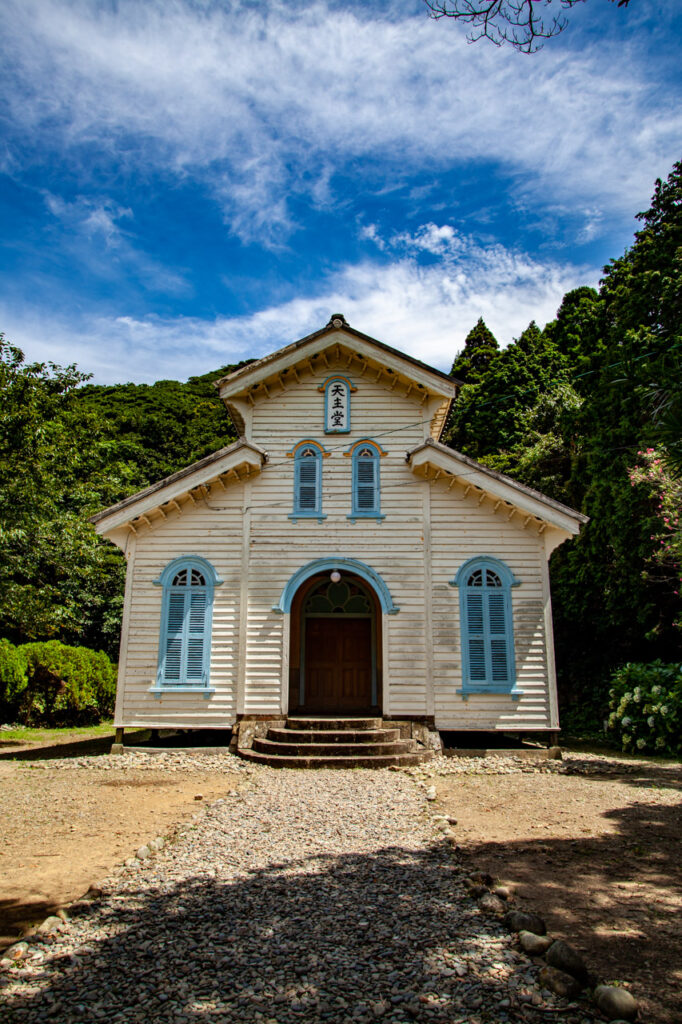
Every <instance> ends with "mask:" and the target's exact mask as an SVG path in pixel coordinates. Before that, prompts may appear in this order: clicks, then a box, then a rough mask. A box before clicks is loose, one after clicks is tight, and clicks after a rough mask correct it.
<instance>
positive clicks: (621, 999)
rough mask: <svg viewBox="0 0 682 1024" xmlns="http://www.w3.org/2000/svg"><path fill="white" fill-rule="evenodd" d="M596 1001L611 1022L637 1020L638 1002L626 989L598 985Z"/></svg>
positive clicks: (595, 994)
mask: <svg viewBox="0 0 682 1024" xmlns="http://www.w3.org/2000/svg"><path fill="white" fill-rule="evenodd" d="M594 1001H595V1003H596V1004H597V1006H598V1007H599V1009H600V1010H601V1012H602V1013H603V1014H604V1015H605V1016H606V1017H608V1019H609V1020H636V1019H637V1000H636V999H635V997H634V996H633V995H630V993H629V992H628V991H627V989H624V988H617V987H616V986H615V985H597V987H596V988H595V990H594Z"/></svg>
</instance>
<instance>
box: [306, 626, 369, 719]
mask: <svg viewBox="0 0 682 1024" xmlns="http://www.w3.org/2000/svg"><path fill="white" fill-rule="evenodd" d="M373 639H374V638H373V629H372V618H371V616H364V617H359V618H353V617H352V616H348V615H329V616H322V617H306V618H305V619H304V658H303V664H304V687H303V702H302V710H305V711H311V712H320V713H326V714H334V713H336V712H344V713H350V712H361V711H370V710H372V708H373V706H374V705H376V702H377V698H376V679H375V673H376V667H375V666H376V658H375V657H374V652H373ZM373 684H374V685H373ZM373 690H374V691H375V692H374V694H373V692H372V691H373Z"/></svg>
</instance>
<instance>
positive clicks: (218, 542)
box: [117, 484, 242, 728]
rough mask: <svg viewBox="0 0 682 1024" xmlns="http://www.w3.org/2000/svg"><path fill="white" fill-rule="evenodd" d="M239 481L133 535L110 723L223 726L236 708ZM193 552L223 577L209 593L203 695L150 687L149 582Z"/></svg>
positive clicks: (153, 656) (153, 612)
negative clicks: (117, 690)
mask: <svg viewBox="0 0 682 1024" xmlns="http://www.w3.org/2000/svg"><path fill="white" fill-rule="evenodd" d="M241 521H242V497H241V486H240V485H238V484H235V485H233V486H232V487H231V488H230V489H229V490H227V491H224V492H223V491H222V490H218V489H216V490H214V491H213V492H212V493H211V495H210V496H209V498H208V499H200V500H197V503H196V505H191V504H189V505H188V504H185V505H184V506H183V510H182V514H180V513H178V512H169V514H168V516H167V518H166V519H165V520H158V519H156V520H154V522H153V525H152V527H151V528H149V527H139V528H138V533H137V535H136V536H135V554H134V565H133V569H132V573H131V588H130V610H129V628H128V633H127V643H126V652H125V662H124V664H125V669H124V673H122V678H121V680H120V682H119V686H121V683H122V684H123V692H122V696H121V697H120V713H117V722H118V721H119V720H120V722H121V724H123V725H126V726H155V727H162V728H163V727H166V728H174V727H186V728H198V727H203V728H228V727H229V726H231V725H232V724H233V723H234V721H235V719H236V714H237V671H238V647H239V596H240V580H241V574H240V556H241V536H242V535H241ZM188 555H200V556H201V557H203V558H205V559H207V561H209V562H210V563H211V565H213V566H214V567H215V570H216V572H217V573H218V575H219V576H220V577H221V578H222V579H223V581H224V582H223V583H222V585H221V586H218V587H216V588H215V591H214V595H213V618H212V631H211V637H212V639H211V662H210V685H211V687H213V688H214V689H215V692H214V693H213V694H211V696H210V698H209V699H206V698H204V696H203V695H202V694H201V693H173V692H172V691H169V692H168V693H164V694H163V695H162V696H160V697H156V695H154V694H152V693H150V692H149V689H150V687H151V686H152V685H154V684H155V680H156V672H157V665H158V653H159V637H160V627H161V604H162V598H163V590H162V588H161V587H159V586H155V585H154V580H155V579H158V577H159V576H160V574H161V572H162V571H163V569H164V568H165V567H166V565H168V563H169V562H171V561H172V560H173V559H175V558H180V557H183V556H185V557H186V556H188Z"/></svg>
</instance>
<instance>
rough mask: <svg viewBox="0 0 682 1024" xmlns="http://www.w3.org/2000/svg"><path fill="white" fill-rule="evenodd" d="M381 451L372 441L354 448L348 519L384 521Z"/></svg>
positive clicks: (364, 442)
mask: <svg viewBox="0 0 682 1024" xmlns="http://www.w3.org/2000/svg"><path fill="white" fill-rule="evenodd" d="M381 455H382V452H381V449H380V448H379V446H378V445H376V444H374V443H373V442H371V441H361V442H359V443H358V444H356V445H355V446H354V447H353V452H352V457H353V497H352V509H351V514H350V515H349V516H348V518H349V519H350V520H351V521H353V520H355V519H384V516H383V515H382V514H381V486H380V473H379V461H380V459H381Z"/></svg>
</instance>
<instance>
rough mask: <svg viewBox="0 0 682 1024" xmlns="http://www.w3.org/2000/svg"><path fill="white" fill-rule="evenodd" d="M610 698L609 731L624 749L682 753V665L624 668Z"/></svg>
mask: <svg viewBox="0 0 682 1024" xmlns="http://www.w3.org/2000/svg"><path fill="white" fill-rule="evenodd" d="M609 697H610V702H609V711H610V714H609V717H608V721H607V731H609V732H612V733H614V734H615V735H616V737H617V738H618V740H619V741H620V744H621V747H622V749H623V750H626V751H628V752H630V753H642V754H661V755H665V754H669V755H672V756H677V755H680V754H682V665H666V664H665V663H664V662H662V661H652V662H651V664H649V665H643V664H629V665H624V666H623V668H620V669H618V671H617V672H614V674H613V676H612V677H611V689H610V690H609Z"/></svg>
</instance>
